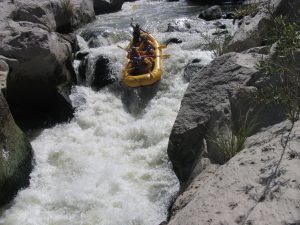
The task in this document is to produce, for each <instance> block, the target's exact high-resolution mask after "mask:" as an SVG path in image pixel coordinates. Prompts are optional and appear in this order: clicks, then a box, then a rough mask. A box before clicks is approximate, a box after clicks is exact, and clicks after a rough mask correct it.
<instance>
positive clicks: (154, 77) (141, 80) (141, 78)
mask: <svg viewBox="0 0 300 225" xmlns="http://www.w3.org/2000/svg"><path fill="white" fill-rule="evenodd" d="M141 35H142V36H143V35H147V36H148V38H149V39H150V40H151V42H152V43H153V44H154V46H153V47H154V55H155V58H154V66H153V69H152V71H151V72H149V73H145V74H138V75H131V74H130V69H129V62H128V63H127V65H126V68H125V69H124V70H123V78H122V80H123V82H124V84H126V85H127V86H129V87H141V86H146V85H151V84H153V83H155V82H157V81H159V80H160V79H161V76H162V50H161V46H160V45H159V43H158V42H157V41H156V39H155V38H154V37H153V36H152V35H151V34H148V33H142V34H141ZM131 45H132V42H130V43H129V45H128V47H127V50H129V49H130V48H131Z"/></svg>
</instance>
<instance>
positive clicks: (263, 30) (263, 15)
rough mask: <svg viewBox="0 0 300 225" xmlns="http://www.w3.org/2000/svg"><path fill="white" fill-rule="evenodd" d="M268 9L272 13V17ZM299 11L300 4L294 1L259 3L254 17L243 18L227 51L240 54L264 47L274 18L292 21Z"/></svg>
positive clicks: (277, 0) (274, 0)
mask: <svg viewBox="0 0 300 225" xmlns="http://www.w3.org/2000/svg"><path fill="white" fill-rule="evenodd" d="M268 9H271V10H272V11H273V12H272V15H271V14H270V12H269V10H268ZM299 9H300V2H299V1H294V0H271V1H270V3H268V1H265V2H263V3H261V5H260V7H259V11H258V13H257V14H256V15H255V16H246V17H244V18H243V20H242V21H241V25H240V27H239V29H238V30H237V31H236V32H235V34H234V36H233V38H232V40H231V41H230V43H229V45H228V51H235V52H242V51H245V50H247V49H249V48H253V47H259V46H262V45H264V44H265V40H266V39H267V38H268V35H269V32H268V31H269V29H270V25H271V24H272V21H273V19H274V17H276V16H278V15H284V16H286V17H287V18H288V19H290V20H293V19H294V18H295V17H296V15H297V13H298V12H299Z"/></svg>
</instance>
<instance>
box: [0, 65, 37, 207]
mask: <svg viewBox="0 0 300 225" xmlns="http://www.w3.org/2000/svg"><path fill="white" fill-rule="evenodd" d="M0 62H1V65H3V64H4V63H3V62H2V61H0ZM0 76H1V75H0ZM31 169H32V148H31V145H30V143H29V141H28V140H27V137H26V136H25V134H24V133H23V132H22V131H21V130H20V129H19V127H18V126H17V125H16V124H15V122H14V119H13V117H12V115H11V113H10V110H9V107H8V104H7V102H6V100H5V98H4V96H3V94H2V90H1V89H0V205H1V206H2V205H3V204H5V203H7V202H8V201H10V200H11V199H12V198H13V197H14V195H16V193H17V191H18V190H19V189H20V188H22V187H25V186H27V185H28V184H29V174H30V172H31Z"/></svg>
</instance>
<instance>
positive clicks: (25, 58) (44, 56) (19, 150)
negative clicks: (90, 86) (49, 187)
mask: <svg viewBox="0 0 300 225" xmlns="http://www.w3.org/2000/svg"><path fill="white" fill-rule="evenodd" d="M123 2H124V1H123V0H116V1H105V0H51V1H48V0H43V1H36V0H30V1H22V0H14V1H13V0H12V1H10V0H2V1H0V11H1V13H0V69H1V71H0V72H1V73H0V87H1V95H0V108H1V111H0V123H1V129H0V150H1V153H0V160H1V167H0V205H3V204H4V203H6V202H8V201H9V200H10V199H11V198H12V197H13V196H14V194H16V192H17V191H18V189H19V188H21V187H24V186H25V185H27V184H28V183H29V174H30V171H31V167H32V150H31V146H30V144H29V142H28V140H27V138H26V136H25V134H24V133H23V132H22V131H21V130H20V129H19V128H18V126H17V125H16V124H15V122H14V119H13V117H14V118H15V120H16V121H17V123H18V125H19V126H22V127H23V128H24V127H25V128H31V127H41V126H48V125H50V124H54V123H57V122H59V121H66V120H67V119H69V118H71V117H72V115H73V108H72V106H71V103H70V100H69V97H68V96H69V94H70V88H71V86H72V85H73V84H76V83H77V80H76V75H75V72H74V69H73V65H72V61H73V53H75V52H76V51H77V40H76V38H75V35H74V34H72V32H73V31H74V30H75V29H77V28H79V27H81V26H83V25H85V24H87V23H89V22H91V21H93V20H94V19H95V14H96V15H97V14H99V13H107V12H111V11H116V10H120V9H121V7H122V4H123ZM3 93H4V94H5V98H4V96H3ZM6 101H7V102H8V104H9V107H8V104H7V102H6Z"/></svg>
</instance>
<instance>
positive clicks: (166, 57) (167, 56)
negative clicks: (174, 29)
mask: <svg viewBox="0 0 300 225" xmlns="http://www.w3.org/2000/svg"><path fill="white" fill-rule="evenodd" d="M117 46H118V47H119V48H120V49H123V50H124V51H126V52H128V50H127V49H126V48H123V47H122V46H120V45H117ZM159 47H161V48H166V47H167V46H165V45H161V46H159ZM149 56H150V55H149ZM153 57H162V58H163V59H168V58H170V57H171V55H168V54H167V55H159V56H153Z"/></svg>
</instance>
